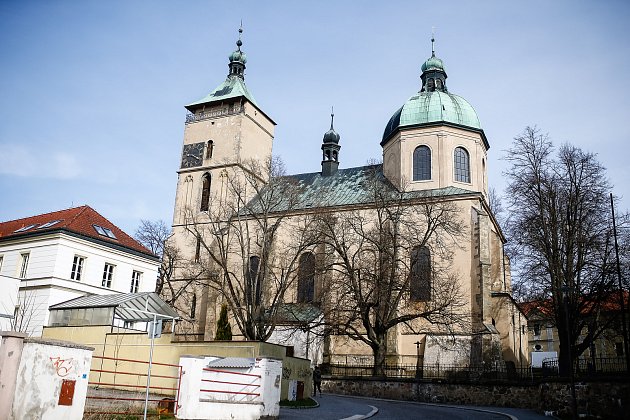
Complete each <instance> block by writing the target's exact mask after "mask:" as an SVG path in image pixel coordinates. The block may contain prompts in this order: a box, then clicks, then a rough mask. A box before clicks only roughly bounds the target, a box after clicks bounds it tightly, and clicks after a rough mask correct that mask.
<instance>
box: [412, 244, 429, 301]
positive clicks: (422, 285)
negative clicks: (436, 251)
mask: <svg viewBox="0 0 630 420" xmlns="http://www.w3.org/2000/svg"><path fill="white" fill-rule="evenodd" d="M409 277H410V278H409V292H410V293H409V297H410V299H411V300H412V301H416V302H425V301H428V300H431V251H429V248H427V247H426V246H416V247H414V248H413V249H412V250H411V273H410V276H409Z"/></svg>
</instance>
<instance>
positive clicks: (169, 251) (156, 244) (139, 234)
mask: <svg viewBox="0 0 630 420" xmlns="http://www.w3.org/2000/svg"><path fill="white" fill-rule="evenodd" d="M170 236H171V229H170V228H169V227H168V226H167V225H166V223H165V222H164V221H163V220H156V221H150V220H140V226H139V227H138V229H136V232H135V233H134V238H135V239H136V240H137V241H138V242H140V243H141V244H142V245H144V246H145V247H146V248H147V249H148V250H149V251H151V252H152V253H153V254H155V255H157V256H158V257H160V260H161V264H160V267H159V268H158V278H157V282H156V285H155V292H156V293H157V294H159V295H161V296H162V297H165V295H164V294H163V293H162V292H163V290H164V287H165V286H166V287H167V288H169V289H170V292H171V293H169V294H168V297H167V303H170V304H173V303H174V300H173V298H174V297H176V295H177V293H175V288H174V287H173V285H172V284H171V279H172V278H173V275H174V274H175V269H176V267H177V264H178V262H179V261H180V260H181V257H180V252H179V249H177V247H176V246H174V245H173V244H172V243H170V242H168V241H167V239H168V238H169V237H170ZM178 289H179V288H178Z"/></svg>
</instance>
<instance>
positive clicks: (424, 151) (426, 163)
mask: <svg viewBox="0 0 630 420" xmlns="http://www.w3.org/2000/svg"><path fill="white" fill-rule="evenodd" d="M428 179H431V149H429V147H428V146H418V147H416V150H414V151H413V180H414V181H424V180H428Z"/></svg>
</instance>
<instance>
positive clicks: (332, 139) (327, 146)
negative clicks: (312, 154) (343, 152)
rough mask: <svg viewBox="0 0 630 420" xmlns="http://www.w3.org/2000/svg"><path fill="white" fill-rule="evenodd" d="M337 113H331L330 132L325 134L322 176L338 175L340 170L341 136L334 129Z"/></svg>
mask: <svg viewBox="0 0 630 420" xmlns="http://www.w3.org/2000/svg"><path fill="white" fill-rule="evenodd" d="M334 119H335V113H334V111H332V110H331V113H330V130H328V131H326V133H325V134H324V139H323V142H322V176H330V175H334V174H335V173H337V170H338V169H339V150H340V149H341V146H339V139H340V138H341V136H339V134H338V133H337V132H336V131H335V129H334V128H333V121H334Z"/></svg>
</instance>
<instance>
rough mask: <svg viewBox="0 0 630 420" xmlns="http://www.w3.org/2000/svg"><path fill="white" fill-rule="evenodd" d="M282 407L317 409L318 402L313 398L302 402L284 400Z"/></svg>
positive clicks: (281, 402)
mask: <svg viewBox="0 0 630 420" xmlns="http://www.w3.org/2000/svg"><path fill="white" fill-rule="evenodd" d="M280 407H290V408H313V407H317V401H315V400H314V399H312V398H304V399H302V400H295V401H289V400H282V401H280Z"/></svg>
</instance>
